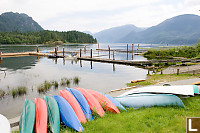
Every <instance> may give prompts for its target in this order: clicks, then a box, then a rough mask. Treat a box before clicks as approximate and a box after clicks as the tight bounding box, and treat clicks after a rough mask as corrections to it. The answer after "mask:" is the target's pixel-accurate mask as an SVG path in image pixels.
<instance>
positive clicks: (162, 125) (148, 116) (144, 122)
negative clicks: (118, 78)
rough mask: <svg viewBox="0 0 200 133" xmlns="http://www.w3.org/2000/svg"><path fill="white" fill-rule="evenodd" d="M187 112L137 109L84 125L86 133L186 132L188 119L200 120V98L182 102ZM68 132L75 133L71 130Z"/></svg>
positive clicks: (171, 109)
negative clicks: (197, 118)
mask: <svg viewBox="0 0 200 133" xmlns="http://www.w3.org/2000/svg"><path fill="white" fill-rule="evenodd" d="M182 101H183V103H184V104H185V108H180V107H176V106H173V107H152V108H143V107H142V108H140V109H133V108H128V109H127V112H125V111H121V113H120V114H110V113H106V114H105V116H104V117H102V118H100V117H98V118H96V119H95V120H93V121H89V122H87V123H85V124H82V125H83V128H84V131H83V132H85V133H94V132H95V133H96V132H97V133H110V132H112V133H114V132H123V133H126V132H127V133H129V132H159V133H160V132H161V133H166V132H176V133H183V132H186V117H200V111H199V110H200V96H195V97H190V98H184V99H182ZM61 130H62V132H63V133H64V132H65V130H66V131H67V132H68V133H70V132H75V131H73V130H71V129H69V128H68V127H65V126H61Z"/></svg>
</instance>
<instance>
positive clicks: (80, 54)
mask: <svg viewBox="0 0 200 133" xmlns="http://www.w3.org/2000/svg"><path fill="white" fill-rule="evenodd" d="M81 51H82V49H80V57H81Z"/></svg>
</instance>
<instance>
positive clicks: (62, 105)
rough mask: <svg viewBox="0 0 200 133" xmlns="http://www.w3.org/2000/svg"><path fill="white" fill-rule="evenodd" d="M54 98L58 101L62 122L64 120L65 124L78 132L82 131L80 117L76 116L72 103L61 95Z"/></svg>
mask: <svg viewBox="0 0 200 133" xmlns="http://www.w3.org/2000/svg"><path fill="white" fill-rule="evenodd" d="M53 98H54V99H55V100H56V102H57V103H58V107H59V111H60V118H61V122H63V124H65V125H66V126H68V127H69V128H72V129H74V130H76V131H78V132H82V131H83V127H82V125H81V123H80V122H79V120H78V117H77V116H76V114H75V112H74V110H73V109H72V107H71V105H70V104H69V103H68V102H67V101H66V100H65V99H64V98H63V97H61V96H53Z"/></svg>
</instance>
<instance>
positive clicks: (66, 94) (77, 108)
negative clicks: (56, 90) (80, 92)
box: [60, 90, 87, 123]
mask: <svg viewBox="0 0 200 133" xmlns="http://www.w3.org/2000/svg"><path fill="white" fill-rule="evenodd" d="M60 96H61V97H63V98H64V99H65V100H66V101H67V102H68V103H69V104H70V105H71V107H72V108H73V110H74V112H75V113H76V115H77V117H78V120H79V121H80V122H83V123H86V122H87V120H86V117H85V115H84V113H83V111H82V109H81V107H80V105H79V103H78V101H77V100H76V98H75V97H74V96H73V95H72V94H71V93H70V92H69V91H68V90H60Z"/></svg>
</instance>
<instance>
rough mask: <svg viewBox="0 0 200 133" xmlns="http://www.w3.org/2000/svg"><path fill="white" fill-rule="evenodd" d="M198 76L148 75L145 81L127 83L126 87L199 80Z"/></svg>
mask: <svg viewBox="0 0 200 133" xmlns="http://www.w3.org/2000/svg"><path fill="white" fill-rule="evenodd" d="M199 76H200V75H199V74H196V75H193V74H179V75H177V74H162V75H161V74H153V75H148V76H147V78H146V81H142V82H137V83H127V84H126V85H127V86H145V85H153V84H156V83H159V82H170V81H177V80H183V79H190V78H199Z"/></svg>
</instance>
